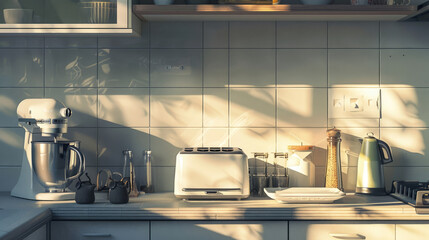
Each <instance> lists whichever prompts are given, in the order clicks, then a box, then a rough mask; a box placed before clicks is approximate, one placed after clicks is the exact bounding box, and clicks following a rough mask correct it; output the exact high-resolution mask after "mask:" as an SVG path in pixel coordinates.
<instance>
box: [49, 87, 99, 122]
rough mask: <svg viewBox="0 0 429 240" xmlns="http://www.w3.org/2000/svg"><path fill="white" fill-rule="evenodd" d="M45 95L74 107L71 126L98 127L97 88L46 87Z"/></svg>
mask: <svg viewBox="0 0 429 240" xmlns="http://www.w3.org/2000/svg"><path fill="white" fill-rule="evenodd" d="M45 97H48V98H55V99H57V100H59V101H61V102H62V103H64V105H65V106H66V107H68V108H70V109H72V115H71V117H70V118H69V120H68V126H69V127H97V88H46V89H45Z"/></svg>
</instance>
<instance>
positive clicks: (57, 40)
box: [45, 37, 97, 48]
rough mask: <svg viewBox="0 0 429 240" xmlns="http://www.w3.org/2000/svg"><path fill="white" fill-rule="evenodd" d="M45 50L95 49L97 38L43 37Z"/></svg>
mask: <svg viewBox="0 0 429 240" xmlns="http://www.w3.org/2000/svg"><path fill="white" fill-rule="evenodd" d="M45 48H97V38H96V37H45Z"/></svg>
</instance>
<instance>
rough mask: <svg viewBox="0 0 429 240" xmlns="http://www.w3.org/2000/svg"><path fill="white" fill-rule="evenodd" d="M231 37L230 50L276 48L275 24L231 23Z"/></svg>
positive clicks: (260, 22)
mask: <svg viewBox="0 0 429 240" xmlns="http://www.w3.org/2000/svg"><path fill="white" fill-rule="evenodd" d="M229 35H230V37H229V45H230V48H275V47H276V23H275V22H271V21H258V22H230V23H229Z"/></svg>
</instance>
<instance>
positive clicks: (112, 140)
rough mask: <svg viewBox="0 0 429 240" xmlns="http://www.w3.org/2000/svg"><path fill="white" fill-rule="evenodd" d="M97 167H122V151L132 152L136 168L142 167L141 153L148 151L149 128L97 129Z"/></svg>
mask: <svg viewBox="0 0 429 240" xmlns="http://www.w3.org/2000/svg"><path fill="white" fill-rule="evenodd" d="M97 143H98V144H97V154H98V156H97V157H98V165H99V166H110V167H111V166H115V167H122V166H123V165H124V157H123V154H122V151H124V150H131V151H133V161H134V164H135V165H136V166H143V153H144V151H145V150H149V149H150V135H149V128H99V129H98V139H97Z"/></svg>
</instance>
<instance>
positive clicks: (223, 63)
mask: <svg viewBox="0 0 429 240" xmlns="http://www.w3.org/2000/svg"><path fill="white" fill-rule="evenodd" d="M203 61H204V66H203V67H204V69H203V72H204V76H203V80H204V82H203V84H204V87H228V84H229V76H228V73H229V55H228V49H205V50H204V60H203Z"/></svg>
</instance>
